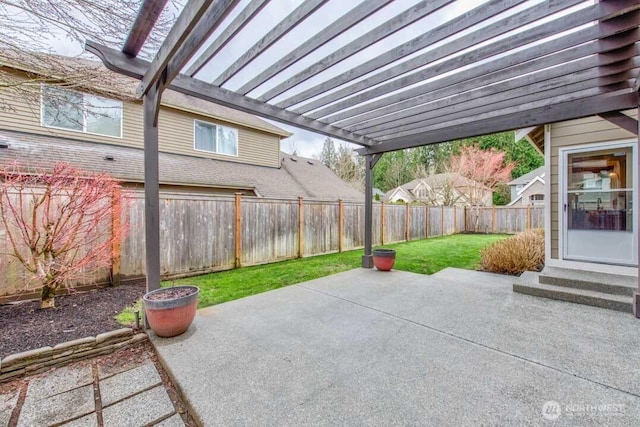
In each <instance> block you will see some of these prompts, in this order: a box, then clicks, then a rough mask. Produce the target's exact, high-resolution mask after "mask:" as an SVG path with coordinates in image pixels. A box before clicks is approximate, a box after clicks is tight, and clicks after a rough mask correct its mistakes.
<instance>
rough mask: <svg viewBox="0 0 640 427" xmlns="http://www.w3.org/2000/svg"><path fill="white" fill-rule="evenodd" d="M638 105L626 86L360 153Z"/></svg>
mask: <svg viewBox="0 0 640 427" xmlns="http://www.w3.org/2000/svg"><path fill="white" fill-rule="evenodd" d="M637 105H638V99H637V95H636V94H635V93H634V91H633V90H632V89H626V90H623V91H620V92H616V93H609V94H604V95H596V96H593V97H587V98H580V99H576V100H572V101H568V102H561V103H557V104H554V105H545V106H544V107H540V108H534V109H530V110H526V111H521V112H519V113H515V114H503V115H500V116H498V117H493V118H490V119H486V120H481V121H477V122H472V123H469V124H468V125H467V126H451V127H446V128H443V129H437V130H435V131H427V132H422V133H416V134H414V135H411V136H407V137H402V138H394V139H390V140H388V141H385V142H383V143H379V144H377V145H375V146H372V147H368V148H362V149H360V150H358V153H360V154H377V153H386V152H389V151H398V150H404V149H407V148H414V147H420V146H422V145H429V144H437V143H440V142H446V141H453V140H456V139H462V138H469V137H473V136H480V135H487V134H490V133H496V132H504V131H508V130H512V129H519V128H525V127H530V126H539V125H545V124H549V123H555V122H560V121H563V120H571V119H576V118H580V117H587V116H592V115H594V114H600V113H603V112H608V111H620V110H626V109H629V108H636V107H637Z"/></svg>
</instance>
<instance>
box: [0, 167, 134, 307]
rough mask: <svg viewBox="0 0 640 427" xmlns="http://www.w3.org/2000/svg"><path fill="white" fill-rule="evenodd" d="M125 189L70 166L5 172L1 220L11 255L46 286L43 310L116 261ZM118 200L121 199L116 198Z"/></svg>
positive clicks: (0, 176)
mask: <svg viewBox="0 0 640 427" xmlns="http://www.w3.org/2000/svg"><path fill="white" fill-rule="evenodd" d="M119 188H120V184H119V183H118V182H117V181H115V180H114V179H112V178H111V177H110V176H109V175H107V174H89V173H87V172H84V171H82V170H80V169H77V168H74V167H72V166H70V165H68V164H65V163H58V164H56V165H55V166H54V167H53V169H52V170H51V171H46V170H38V169H29V168H26V167H24V166H23V165H20V164H18V163H13V164H11V165H6V166H3V167H2V168H0V221H1V224H2V227H3V229H4V230H5V233H6V238H7V240H8V246H9V248H10V250H11V252H10V253H9V255H11V256H12V257H14V258H15V259H16V260H17V261H18V262H20V264H21V265H22V266H23V267H24V269H25V270H26V271H27V272H29V273H30V274H31V275H32V278H33V280H36V281H37V282H38V283H39V284H40V286H41V302H40V305H41V307H42V308H49V307H53V306H54V305H55V299H54V298H55V292H56V291H57V290H59V289H61V288H67V289H70V288H72V287H73V286H74V283H76V282H78V281H80V280H87V279H88V278H90V277H92V275H93V273H95V272H96V271H98V270H99V269H100V268H104V267H108V266H110V265H111V262H112V252H111V251H112V246H113V243H114V241H115V240H116V239H119V238H121V236H122V233H123V232H124V226H123V225H122V223H121V221H116V222H112V219H113V217H114V216H115V217H117V218H120V212H121V211H120V209H121V206H122V204H121V203H120V200H114V195H117V194H118V193H119V192H118V191H117V190H119ZM116 197H117V196H116Z"/></svg>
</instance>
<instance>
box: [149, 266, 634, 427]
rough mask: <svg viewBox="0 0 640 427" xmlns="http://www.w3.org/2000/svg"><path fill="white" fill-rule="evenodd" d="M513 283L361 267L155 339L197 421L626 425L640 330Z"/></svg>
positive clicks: (627, 319)
mask: <svg viewBox="0 0 640 427" xmlns="http://www.w3.org/2000/svg"><path fill="white" fill-rule="evenodd" d="M512 282H513V278H511V277H506V276H500V275H493V274H488V273H480V272H474V271H466V270H457V269H447V270H443V271H442V272H440V273H438V274H436V275H433V276H424V275H418V274H413V273H407V272H400V271H393V272H390V273H382V272H377V271H370V270H366V269H357V270H352V271H349V272H345V273H341V274H337V275H334V276H330V277H325V278H322V279H318V280H314V281H310V282H306V283H302V284H299V285H295V286H290V287H287V288H282V289H279V290H276V291H271V292H267V293H264V294H260V295H256V296H253V297H249V298H244V299H241V300H237V301H233V302H230V303H226V304H221V305H218V306H213V307H210V308H207V309H203V310H200V311H199V313H198V316H197V318H196V320H195V322H194V324H193V325H192V326H191V328H190V329H189V331H188V332H187V333H186V334H184V335H182V336H180V337H177V338H174V339H158V338H154V339H153V343H154V346H155V347H156V349H157V352H158V356H159V357H160V359H161V360H162V362H163V363H164V364H165V367H166V368H167V370H168V372H169V374H170V375H171V376H172V377H173V379H174V381H175V383H176V385H177V386H178V387H179V388H180V389H181V390H182V392H183V396H184V398H185V400H186V401H187V402H188V403H189V404H190V405H191V406H192V409H193V415H194V416H196V417H198V418H199V419H200V421H201V422H202V423H203V424H205V425H229V424H240V425H267V424H268V425H305V424H306V425H308V424H314V425H336V424H340V425H365V424H367V425H480V424H482V425H516V424H517V425H523V424H528V425H548V424H552V423H555V424H554V425H602V424H606V425H629V426H631V425H637V424H638V419H640V364H639V361H640V322H638V320H637V319H635V318H633V317H632V316H631V315H629V314H625V313H619V312H615V311H611V310H604V309H599V308H594V307H589V306H581V305H577V304H571V303H566V302H561V301H553V300H548V299H543V298H537V297H533V296H528V295H522V294H517V293H514V292H513V291H512Z"/></svg>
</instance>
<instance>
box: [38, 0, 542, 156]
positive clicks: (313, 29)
mask: <svg viewBox="0 0 640 427" xmlns="http://www.w3.org/2000/svg"><path fill="white" fill-rule="evenodd" d="M114 1H115V0H114ZM302 1H303V0H272V1H270V2H269V3H268V4H267V6H265V7H264V9H263V10H262V11H261V12H260V13H259V14H258V16H256V17H255V18H254V19H253V20H252V21H251V24H250V25H248V26H247V27H245V28H244V29H243V30H242V32H240V34H239V35H238V36H236V37H235V38H234V39H233V40H232V41H231V42H230V43H229V44H228V45H227V46H225V47H224V48H223V49H222V50H221V51H220V52H219V54H218V55H217V56H216V58H215V60H213V61H211V62H210V63H209V64H208V65H207V66H205V67H204V68H203V69H202V70H201V71H200V72H199V73H198V74H196V76H195V77H197V78H199V79H202V80H204V81H209V82H212V81H213V80H215V79H216V77H217V76H219V75H220V74H221V73H222V72H223V71H224V70H225V69H227V67H229V66H230V65H231V64H233V63H234V62H235V60H236V59H237V58H239V57H240V55H242V54H243V53H244V52H246V51H247V50H248V49H249V48H251V47H252V46H253V45H254V44H255V43H256V42H257V41H258V40H259V39H260V38H261V37H262V36H263V35H265V34H266V33H267V31H269V30H270V29H271V28H273V26H274V25H275V23H276V22H279V21H280V20H282V19H283V18H284V17H286V16H287V14H289V13H290V12H291V11H292V10H294V9H295V8H296V7H298V6H299V5H300V4H301V3H302ZM362 1H368V0H329V1H328V2H327V3H325V4H324V5H323V6H322V7H320V8H319V9H318V10H316V11H315V12H314V13H313V14H312V15H311V16H310V17H309V18H307V19H306V20H305V21H304V25H301V26H298V27H296V28H294V29H292V30H291V31H290V32H289V33H288V34H287V35H285V36H284V37H282V38H281V39H280V40H278V41H277V42H276V43H275V44H273V45H272V46H270V47H269V48H267V49H265V50H263V51H262V52H261V54H260V55H259V56H258V57H257V58H255V59H254V60H253V61H252V62H250V63H249V64H248V65H247V66H246V67H245V68H244V69H242V70H241V71H240V72H238V73H237V74H236V75H235V76H234V77H233V78H231V79H230V80H229V81H228V82H227V83H225V84H224V86H223V87H225V88H227V89H231V90H234V89H238V88H239V87H240V86H241V85H242V84H243V83H245V82H247V81H248V80H249V79H251V78H252V77H253V76H255V75H257V74H258V73H259V72H261V71H262V70H264V69H265V68H267V67H269V66H270V65H272V64H274V63H275V62H277V61H278V59H280V58H282V57H283V56H284V55H286V53H288V52H290V51H291V50H292V49H294V48H295V47H297V46H299V45H300V41H301V40H306V39H308V38H309V37H313V35H315V34H318V33H320V32H322V31H323V29H324V28H325V27H326V26H327V25H329V23H331V22H332V21H334V20H336V19H337V18H339V17H340V16H342V15H343V14H345V13H346V12H348V11H349V10H351V9H352V8H354V7H356V6H357V5H358V4H360V3H361V2H362ZM486 1H488V0H458V1H455V2H453V3H452V4H449V5H447V6H446V7H443V8H442V9H440V10H438V11H436V12H434V13H433V14H431V15H429V16H427V17H425V18H422V19H421V20H418V21H417V22H415V23H414V24H412V25H410V26H408V27H406V28H405V29H403V30H400V31H398V32H396V33H395V34H392V35H391V36H389V37H387V38H385V39H383V40H381V41H379V42H377V43H375V44H373V45H372V46H369V47H368V48H366V49H364V50H362V51H361V52H359V53H357V54H356V55H353V56H352V57H350V58H347V59H346V60H344V61H342V62H340V63H338V64H336V65H335V66H333V67H331V68H329V69H327V70H325V71H322V72H321V73H319V74H318V75H316V76H314V77H311V78H310V79H309V80H307V81H306V82H304V83H302V84H300V85H299V86H298V87H296V88H293V89H290V90H289V91H287V92H285V93H284V94H282V95H279V96H278V97H276V98H274V99H273V100H272V101H271V102H276V103H277V102H278V101H281V100H283V99H286V98H288V97H290V96H293V95H295V94H297V93H298V92H300V91H303V90H306V89H308V88H310V87H313V86H314V85H316V84H319V83H321V82H323V81H326V80H330V79H332V78H335V77H337V76H339V75H340V74H342V73H343V72H344V71H346V70H348V69H351V68H353V67H355V66H357V65H359V64H362V63H364V62H366V61H368V60H371V59H373V58H376V57H377V56H379V55H381V54H382V53H384V52H387V51H388V50H390V49H391V48H393V47H396V46H398V45H399V44H401V43H404V42H407V41H410V40H412V39H413V38H415V37H417V36H418V35H420V34H422V33H424V32H426V31H428V30H429V29H432V28H435V27H437V26H439V25H442V23H443V22H446V21H447V20H450V19H451V18H454V17H456V16H458V15H460V14H462V13H464V12H467V11H469V10H471V9H473V8H474V7H478V6H481V5H482V4H483V3H485V2H486ZM540 1H541V0H528V1H527V2H525V3H524V4H523V5H521V6H517V7H516V8H514V9H513V10H514V11H517V10H522V9H523V8H525V7H530V6H531V5H532V4H535V3H539V2H540ZM182 2H183V0H175V1H174V2H169V4H170V7H173V8H174V9H172V10H171V12H173V13H175V14H176V15H177V14H178V12H179V9H180V8H181V5H180V4H181V3H182ZM418 2H419V0H395V1H393V2H392V3H391V4H389V5H386V6H384V7H383V8H381V9H380V10H378V11H377V12H375V13H374V14H372V15H371V16H369V17H368V18H367V19H365V20H364V21H362V22H360V23H358V24H356V25H354V26H353V27H352V28H350V29H349V30H347V31H346V32H344V33H343V34H341V35H340V36H338V37H336V38H335V39H333V40H332V41H331V42H330V43H327V44H326V45H325V46H322V47H320V48H319V49H318V50H317V51H315V52H313V53H312V54H310V55H308V56H306V57H304V58H302V59H301V60H299V61H298V62H297V63H295V64H293V65H292V66H291V67H289V68H288V69H286V70H284V71H283V72H282V73H281V74H280V75H278V76H276V77H274V78H272V79H270V80H268V81H267V82H265V83H264V84H263V85H261V86H259V87H258V88H256V89H254V90H253V91H252V92H249V96H256V97H257V96H259V95H261V94H262V93H265V92H266V91H268V90H269V89H271V88H273V87H275V86H276V85H278V84H279V83H281V82H283V81H285V80H286V79H288V78H290V77H292V76H294V75H295V74H296V73H298V72H300V71H302V70H304V69H305V68H306V67H308V66H309V65H311V64H313V63H315V62H316V61H318V60H320V59H322V58H323V57H325V56H326V55H327V54H329V53H330V52H332V51H333V50H335V49H336V48H338V47H341V46H344V45H346V44H347V43H349V42H351V41H352V40H354V39H355V38H357V37H359V36H361V35H363V34H364V33H366V32H368V31H371V30H373V29H374V28H375V27H376V26H377V25H380V24H381V23H383V22H385V21H387V20H388V19H390V18H391V17H393V16H395V15H397V14H398V13H401V12H403V11H405V10H407V9H408V8H410V7H412V6H414V5H415V4H417V3H418ZM248 3H249V0H241V1H240V3H239V4H238V6H236V8H235V9H234V10H233V11H232V12H231V14H230V15H229V16H228V17H227V18H226V19H225V20H224V21H223V22H222V24H221V25H220V27H219V28H218V29H216V31H215V32H214V33H213V34H212V36H211V37H210V38H209V40H208V41H207V42H206V43H205V44H204V46H202V47H201V49H200V52H202V51H203V50H204V49H206V47H207V46H208V45H209V44H210V43H211V42H212V41H213V40H214V39H215V38H216V37H217V36H218V35H219V34H220V33H221V32H222V31H224V29H225V27H226V26H227V25H228V24H229V22H231V21H232V20H233V18H234V17H235V16H236V15H237V14H238V13H239V12H240V11H241V10H242V9H243V8H244V7H245V6H246V5H247V4H248ZM176 5H177V6H176ZM491 23H492V22H491V21H489V22H486V23H484V24H482V25H491ZM477 29H478V26H475V27H472V28H471V29H470V30H467V31H463V32H459V33H457V34H456V35H455V36H454V38H457V37H460V36H462V35H464V34H466V33H468V32H470V31H473V30H477ZM522 30H526V28H523V29H522ZM123 39H124V37H123ZM50 44H51V49H52V50H53V51H55V52H57V53H60V54H64V55H77V54H79V53H81V52H82V46H81V45H80V44H79V43H76V42H73V41H71V40H69V39H68V38H67V37H64V34H61V33H59V34H58V36H57V37H51V38H50ZM439 45H440V43H435V44H433V45H432V46H429V47H428V48H426V49H422V50H420V51H418V52H415V53H413V54H411V55H409V56H406V57H405V58H403V59H402V61H404V60H408V59H410V58H412V57H414V56H417V55H419V54H422V53H424V52H428V51H429V50H431V49H434V48H437V47H438V46H439ZM459 54H464V52H459ZM197 56H198V55H197V54H196V57H197ZM438 62H439V61H435V62H434V63H433V64H436V63H438ZM393 65H397V62H396V63H392V64H389V65H387V66H385V67H382V68H379V69H376V70H375V71H373V72H371V73H369V74H367V75H364V76H362V77H360V78H358V79H356V80H355V81H358V80H362V79H365V78H367V77H368V76H370V75H371V74H374V73H377V72H379V71H381V70H384V69H386V68H389V67H391V66H393ZM188 66H189V64H187V67H188ZM187 67H185V69H186V68H187ZM440 77H441V76H440ZM436 78H438V77H436ZM420 84H422V83H420ZM342 87H344V85H343V86H342ZM340 88H341V87H337V88H334V89H332V90H330V91H328V92H326V93H331V92H333V91H336V90H339V89H340ZM409 88H410V87H404V88H403V89H401V90H400V91H403V90H406V89H409ZM313 99H315V98H311V100H313ZM373 101H375V99H373V100H370V101H367V102H373ZM295 107H296V106H294V108H295ZM271 123H273V124H275V125H277V126H279V127H281V128H283V129H285V130H288V131H290V132H292V133H293V134H294V135H293V136H292V137H290V138H288V139H286V140H284V141H283V143H282V147H281V148H282V149H283V151H287V152H291V151H292V150H294V149H295V150H296V151H297V152H298V154H299V155H302V156H305V157H313V156H314V155H317V154H319V153H320V151H321V150H322V146H323V143H324V141H325V139H326V137H325V136H323V135H320V134H316V133H313V132H309V131H305V130H301V129H297V128H295V127H292V126H288V125H284V124H281V123H277V122H271ZM336 142H338V143H340V142H342V141H340V140H336ZM354 148H356V146H354Z"/></svg>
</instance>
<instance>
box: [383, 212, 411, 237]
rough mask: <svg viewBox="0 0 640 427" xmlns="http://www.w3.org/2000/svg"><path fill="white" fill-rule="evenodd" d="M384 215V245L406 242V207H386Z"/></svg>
mask: <svg viewBox="0 0 640 427" xmlns="http://www.w3.org/2000/svg"><path fill="white" fill-rule="evenodd" d="M384 214H385V218H384V223H385V232H384V243H385V244H388V243H394V242H402V241H404V240H405V238H404V237H405V235H404V232H405V223H406V216H405V214H406V208H405V207H404V205H385V207H384Z"/></svg>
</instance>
